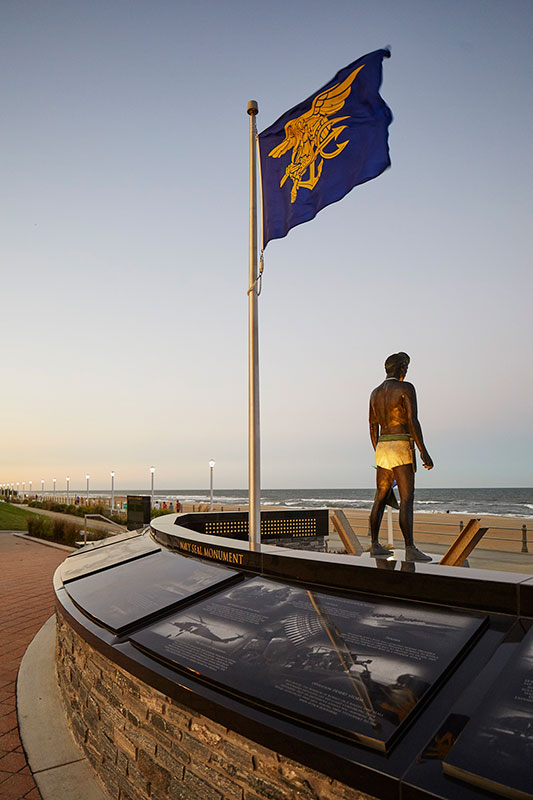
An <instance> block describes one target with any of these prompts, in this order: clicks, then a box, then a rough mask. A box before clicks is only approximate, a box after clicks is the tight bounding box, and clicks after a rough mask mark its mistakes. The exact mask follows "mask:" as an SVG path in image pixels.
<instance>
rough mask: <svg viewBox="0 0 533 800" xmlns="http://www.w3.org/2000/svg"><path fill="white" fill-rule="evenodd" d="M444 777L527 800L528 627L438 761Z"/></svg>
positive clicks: (532, 735) (531, 722) (530, 738)
mask: <svg viewBox="0 0 533 800" xmlns="http://www.w3.org/2000/svg"><path fill="white" fill-rule="evenodd" d="M442 766H443V769H444V772H445V773H446V774H447V775H451V776H452V777H454V778H459V779H462V780H465V781H467V782H468V783H472V784H474V785H475V786H479V787H481V788H482V789H486V790H488V791H490V792H495V793H496V794H499V795H501V796H502V797H509V798H518V800H533V628H531V629H530V630H529V633H527V634H526V635H525V637H524V638H523V639H522V642H521V643H520V644H519V645H518V649H517V651H516V653H515V654H514V655H513V656H511V658H510V660H509V662H508V664H507V666H506V667H504V669H503V671H502V672H501V673H500V675H499V677H498V679H497V680H496V681H495V682H494V684H493V685H492V686H491V688H490V690H489V692H488V693H487V695H486V696H485V699H484V700H483V701H482V703H481V705H480V707H479V708H478V709H477V711H476V712H475V713H474V714H473V715H472V718H471V719H470V720H469V722H468V723H467V725H466V727H465V728H464V730H463V732H462V733H461V735H460V736H459V739H458V740H457V743H456V744H455V745H454V747H452V749H451V750H450V752H449V754H448V756H447V757H446V759H445V760H444V762H443V765H442Z"/></svg>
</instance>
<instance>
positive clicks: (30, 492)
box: [30, 481, 33, 497]
mask: <svg viewBox="0 0 533 800" xmlns="http://www.w3.org/2000/svg"><path fill="white" fill-rule="evenodd" d="M32 482H33V481H30V497H31V485H32Z"/></svg>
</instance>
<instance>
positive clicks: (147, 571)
mask: <svg viewBox="0 0 533 800" xmlns="http://www.w3.org/2000/svg"><path fill="white" fill-rule="evenodd" d="M241 577H242V576H241V574H240V573H239V572H235V571H234V570H231V569H228V568H227V567H222V566H218V565H216V564H206V563H204V562H201V561H196V560H195V559H193V558H187V557H186V556H181V555H178V554H177V553H170V552H168V551H167V550H161V551H159V552H156V553H151V554H148V555H145V556H144V557H143V558H136V559H135V560H131V561H128V562H126V563H123V564H119V565H118V566H114V567H110V568H109V569H105V570H103V571H100V572H95V573H92V574H91V575H85V576H83V577H81V578H79V579H78V580H73V581H71V582H69V583H67V584H66V585H65V589H66V590H67V593H68V595H69V597H70V598H71V600H73V601H74V603H75V604H76V605H77V606H79V608H80V609H81V610H82V611H84V612H85V613H86V614H88V615H89V616H91V617H92V618H93V619H95V620H96V622H98V623H100V624H101V625H104V626H105V627H106V628H109V629H110V630H111V631H113V632H114V633H116V634H122V633H124V632H125V631H126V630H127V629H128V628H130V627H131V626H132V625H136V624H139V623H141V622H143V621H146V620H149V619H150V617H152V616H154V615H159V614H160V613H163V612H165V611H170V610H172V609H174V608H177V607H178V606H180V605H182V604H183V603H185V602H188V601H190V600H192V599H195V598H197V597H199V596H201V595H202V594H204V593H205V592H208V591H212V590H213V589H214V588H216V587H220V588H224V587H225V586H227V585H228V584H231V583H234V582H235V581H236V580H240V579H241Z"/></svg>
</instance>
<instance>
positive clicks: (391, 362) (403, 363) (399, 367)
mask: <svg viewBox="0 0 533 800" xmlns="http://www.w3.org/2000/svg"><path fill="white" fill-rule="evenodd" d="M410 360H411V359H410V358H409V356H408V355H407V353H393V354H392V355H391V356H389V357H388V359H387V360H386V361H385V372H386V373H387V376H389V377H391V378H400V377H402V378H403V377H405V374H406V372H407V368H408V367H409V362H410Z"/></svg>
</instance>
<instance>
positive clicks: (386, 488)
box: [370, 467, 394, 556]
mask: <svg viewBox="0 0 533 800" xmlns="http://www.w3.org/2000/svg"><path fill="white" fill-rule="evenodd" d="M393 480H394V474H393V472H392V470H390V469H383V467H378V468H377V473H376V496H375V498H374V505H373V506H372V511H371V512H370V540H371V547H370V554H371V555H373V556H384V555H391V553H392V550H388V549H387V548H386V547H383V546H382V545H380V543H379V541H378V540H379V529H380V527H381V520H382V519H383V512H384V511H385V502H386V500H387V495H388V493H389V492H390V489H391V486H392V482H393Z"/></svg>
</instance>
